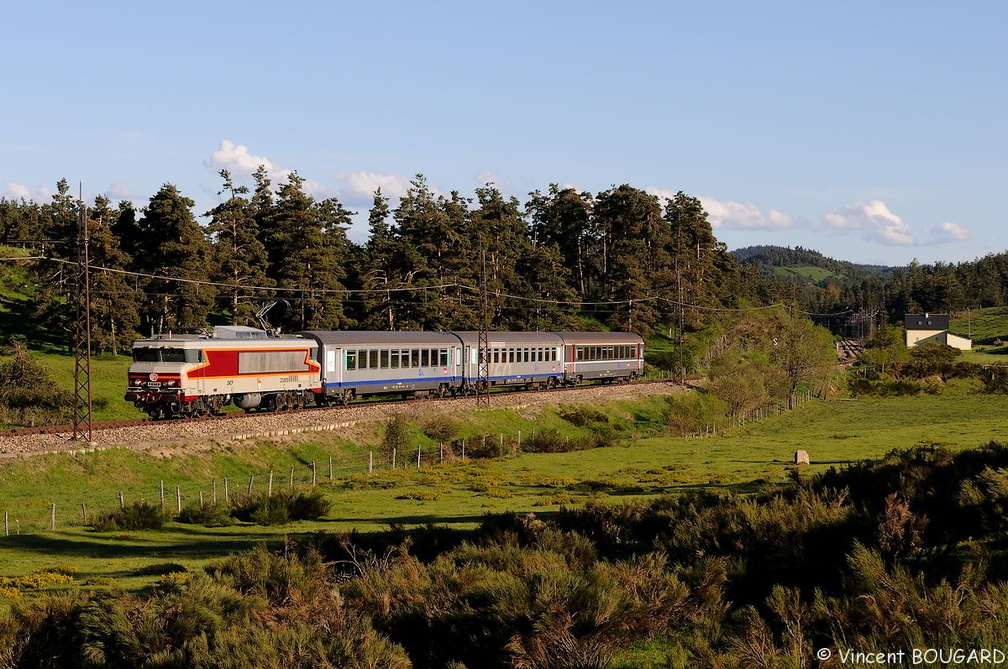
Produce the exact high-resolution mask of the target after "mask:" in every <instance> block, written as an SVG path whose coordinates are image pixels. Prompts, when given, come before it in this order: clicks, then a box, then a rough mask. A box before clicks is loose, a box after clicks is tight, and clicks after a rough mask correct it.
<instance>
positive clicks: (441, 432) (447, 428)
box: [423, 414, 460, 442]
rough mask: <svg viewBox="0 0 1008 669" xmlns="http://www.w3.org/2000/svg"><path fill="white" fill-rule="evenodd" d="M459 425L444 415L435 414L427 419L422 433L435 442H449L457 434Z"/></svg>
mask: <svg viewBox="0 0 1008 669" xmlns="http://www.w3.org/2000/svg"><path fill="white" fill-rule="evenodd" d="M459 427H460V426H459V423H458V421H456V420H452V419H451V418H450V417H448V416H445V415H444V414H436V415H434V416H431V417H430V418H429V419H427V422H426V423H424V427H423V431H424V434H426V435H427V436H428V437H430V438H431V439H434V440H435V441H442V442H444V441H451V440H452V439H454V438H455V437H456V436H457V435H458V433H459Z"/></svg>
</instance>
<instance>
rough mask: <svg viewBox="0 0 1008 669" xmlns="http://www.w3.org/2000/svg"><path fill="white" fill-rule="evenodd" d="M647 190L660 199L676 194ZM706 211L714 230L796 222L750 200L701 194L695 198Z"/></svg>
mask: <svg viewBox="0 0 1008 669" xmlns="http://www.w3.org/2000/svg"><path fill="white" fill-rule="evenodd" d="M647 192H648V193H650V194H651V195H654V196H656V197H657V198H658V199H659V200H660V201H662V206H664V201H665V200H672V199H675V196H676V194H675V193H673V192H672V191H670V190H667V189H664V188H648V189H647ZM697 199H698V200H700V204H701V205H703V208H704V211H706V212H707V220H708V221H709V222H710V224H711V227H712V228H714V229H715V230H716V229H718V228H726V229H736V230H785V229H787V228H791V227H794V226H795V225H796V224H797V222H796V221H795V219H793V218H791V217H790V216H788V215H787V214H784V213H781V212H779V211H777V210H776V209H771V210H770V211H767V212H764V211H762V210H761V209H760V208H759V207H757V206H756V205H755V204H753V203H752V202H721V201H720V200H715V199H714V198H712V197H707V196H705V195H701V196H700V197H698V198H697Z"/></svg>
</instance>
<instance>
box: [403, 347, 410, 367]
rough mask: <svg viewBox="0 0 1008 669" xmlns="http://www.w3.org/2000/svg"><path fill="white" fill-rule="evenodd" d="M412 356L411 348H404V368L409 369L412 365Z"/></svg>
mask: <svg viewBox="0 0 1008 669" xmlns="http://www.w3.org/2000/svg"><path fill="white" fill-rule="evenodd" d="M411 358H412V355H411V352H410V349H408V348H404V349H403V350H402V368H403V369H407V368H408V367H409V366H410V359H411Z"/></svg>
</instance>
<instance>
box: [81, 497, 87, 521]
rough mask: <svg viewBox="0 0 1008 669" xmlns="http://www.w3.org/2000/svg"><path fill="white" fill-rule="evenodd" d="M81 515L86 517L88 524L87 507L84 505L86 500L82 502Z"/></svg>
mask: <svg viewBox="0 0 1008 669" xmlns="http://www.w3.org/2000/svg"><path fill="white" fill-rule="evenodd" d="M80 511H81V516H82V517H83V518H84V524H85V525H87V507H86V506H84V502H81V503H80Z"/></svg>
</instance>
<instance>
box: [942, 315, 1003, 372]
mask: <svg viewBox="0 0 1008 669" xmlns="http://www.w3.org/2000/svg"><path fill="white" fill-rule="evenodd" d="M949 329H950V330H951V331H952V332H955V333H957V334H960V335H968V336H972V338H973V350H971V351H967V352H965V353H963V357H962V359H963V360H965V361H968V362H975V363H979V364H983V365H1004V364H1008V307H991V308H989V309H973V310H970V311H969V312H966V313H961V314H959V315H958V316H957V317H955V318H953V319H952V320H951V323H950V324H949Z"/></svg>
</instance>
